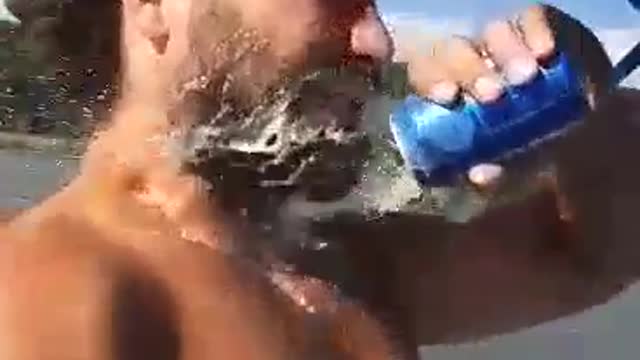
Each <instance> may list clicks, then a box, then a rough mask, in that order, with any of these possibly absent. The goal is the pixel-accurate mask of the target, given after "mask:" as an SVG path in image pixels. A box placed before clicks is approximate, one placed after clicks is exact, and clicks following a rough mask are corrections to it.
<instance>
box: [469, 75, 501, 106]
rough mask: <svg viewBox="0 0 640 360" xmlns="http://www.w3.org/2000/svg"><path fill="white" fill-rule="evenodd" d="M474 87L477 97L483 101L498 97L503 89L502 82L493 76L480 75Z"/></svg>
mask: <svg viewBox="0 0 640 360" xmlns="http://www.w3.org/2000/svg"><path fill="white" fill-rule="evenodd" d="M473 87H474V92H475V95H476V97H477V98H478V100H480V101H482V102H489V101H494V100H496V99H498V98H499V97H500V95H502V91H503V88H502V85H501V84H500V82H499V81H498V80H497V79H496V78H494V77H491V76H482V77H479V78H478V79H477V80H476V82H475V84H474V86H473Z"/></svg>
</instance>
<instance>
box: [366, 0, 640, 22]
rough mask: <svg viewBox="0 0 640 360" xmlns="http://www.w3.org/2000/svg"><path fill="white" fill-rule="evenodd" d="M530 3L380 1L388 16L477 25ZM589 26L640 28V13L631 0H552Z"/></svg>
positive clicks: (521, 0)
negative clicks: (462, 20)
mask: <svg viewBox="0 0 640 360" xmlns="http://www.w3.org/2000/svg"><path fill="white" fill-rule="evenodd" d="M532 3H534V2H533V1H530V0H529V1H528V0H378V5H379V6H380V8H381V10H382V12H383V13H385V14H393V13H409V12H410V13H416V14H423V15H424V16H428V17H447V18H450V17H464V18H471V17H473V18H474V20H475V21H484V20H487V19H491V18H496V17H500V16H506V15H509V14H514V13H515V12H516V11H518V10H519V9H522V8H525V7H526V6H527V5H529V4H532ZM547 3H549V4H553V5H556V6H558V7H559V8H561V9H562V10H564V11H566V12H568V13H570V14H572V15H574V16H575V17H576V18H578V19H580V20H581V21H583V22H584V23H585V24H587V25H589V26H595V27H621V26H629V27H631V26H640V13H638V12H636V11H635V10H633V8H632V7H631V6H630V5H629V3H628V2H627V0H550V1H547Z"/></svg>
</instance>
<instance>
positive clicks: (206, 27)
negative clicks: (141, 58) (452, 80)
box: [125, 0, 392, 197]
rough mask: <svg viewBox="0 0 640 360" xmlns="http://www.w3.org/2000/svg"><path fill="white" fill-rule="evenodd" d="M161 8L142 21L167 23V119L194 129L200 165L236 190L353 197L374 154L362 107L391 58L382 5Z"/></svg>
mask: <svg viewBox="0 0 640 360" xmlns="http://www.w3.org/2000/svg"><path fill="white" fill-rule="evenodd" d="M130 1H134V2H135V1H137V0H130ZM161 1H163V2H164V3H162V4H160V5H159V6H154V5H148V3H141V4H143V5H140V6H142V7H144V6H147V7H150V8H151V9H154V8H157V9H159V11H158V12H157V14H156V15H148V14H145V13H144V11H142V10H141V11H138V13H140V14H143V15H138V16H137V17H136V18H141V19H142V20H140V22H141V23H144V22H145V21H147V22H149V21H152V20H153V18H154V16H155V17H158V16H161V17H164V19H165V20H164V22H165V23H166V27H168V29H169V31H168V35H167V36H166V38H167V39H168V41H167V43H166V45H165V47H164V49H163V50H162V51H160V53H162V55H161V56H159V57H161V58H164V60H162V61H164V63H165V68H164V70H163V71H164V72H165V73H170V74H172V75H171V76H172V80H171V81H170V84H171V88H172V90H173V93H172V94H173V95H172V97H171V100H170V103H171V106H170V109H169V114H170V118H172V120H174V121H175V122H176V123H180V124H187V125H188V127H190V128H191V129H192V132H191V134H190V136H189V141H190V142H189V143H188V144H186V145H185V146H186V147H187V148H188V149H189V150H190V152H188V153H189V154H192V155H195V159H194V158H192V159H191V160H193V162H194V163H196V164H197V165H196V166H200V169H201V171H205V172H210V171H214V169H215V173H213V174H211V173H210V174H208V175H206V176H207V177H208V178H209V179H210V180H212V181H214V182H216V181H218V180H219V179H221V178H225V179H233V180H232V181H231V182H232V184H233V185H234V186H238V185H240V184H242V185H248V186H251V187H264V188H270V187H284V188H293V187H298V186H302V187H314V186H315V187H320V188H322V190H319V191H315V192H316V193H322V192H323V190H325V191H324V192H325V193H332V194H330V195H327V194H325V195H322V194H320V195H319V196H324V197H331V196H334V195H338V196H340V195H343V194H338V193H340V192H344V190H345V188H346V187H350V186H351V185H353V183H354V181H355V176H357V175H356V172H357V171H356V170H354V169H355V168H356V167H357V166H354V165H357V164H356V163H357V162H361V161H362V159H363V158H364V156H365V153H364V152H365V151H366V146H367V141H366V137H365V136H364V135H363V133H362V132H359V131H358V130H359V128H360V126H361V120H362V111H363V105H364V103H365V102H366V100H367V99H368V97H369V96H371V94H372V88H373V85H374V83H375V80H376V79H377V75H378V73H379V70H380V67H381V65H383V64H384V63H386V62H388V61H389V59H390V56H391V52H392V44H391V39H390V37H389V35H388V33H387V30H386V28H385V27H384V25H383V24H382V22H381V20H380V18H379V16H378V13H377V11H376V9H375V6H374V4H373V3H372V2H371V1H370V0H341V1H335V0H249V1H244V2H240V1H238V0H191V3H189V2H188V1H183V0H161ZM187 4H189V6H188V5H187ZM151 12H153V11H151ZM125 14H126V13H125ZM149 19H151V20H149ZM145 26H146V25H145ZM152 28H153V27H152ZM159 28H162V27H159ZM125 29H126V27H125ZM156 38H160V37H159V36H156ZM161 45H162V44H161ZM133 56H138V55H136V54H135V53H134V54H133ZM139 63H140V62H139ZM142 63H143V64H145V62H142ZM166 64H169V65H166ZM167 66H168V68H167ZM139 70H140V71H141V72H146V71H149V69H146V68H140V69H139ZM150 76H157V75H154V74H150ZM203 164H204V165H203ZM202 169H204V170H202ZM222 182H227V183H228V182H229V181H222ZM218 186H224V185H221V184H218ZM236 192H237V191H236ZM227 193H228V192H227ZM333 193H335V194H333Z"/></svg>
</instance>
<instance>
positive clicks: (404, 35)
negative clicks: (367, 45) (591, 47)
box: [377, 0, 640, 87]
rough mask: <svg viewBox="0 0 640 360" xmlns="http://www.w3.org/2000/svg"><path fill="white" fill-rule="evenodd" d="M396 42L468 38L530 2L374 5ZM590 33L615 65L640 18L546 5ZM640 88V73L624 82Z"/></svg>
mask: <svg viewBox="0 0 640 360" xmlns="http://www.w3.org/2000/svg"><path fill="white" fill-rule="evenodd" d="M377 3H378V7H379V8H380V11H381V12H382V14H383V16H384V17H385V20H386V21H387V22H388V23H389V24H390V27H391V28H392V31H394V32H395V34H396V35H397V36H396V42H397V43H398V42H399V41H403V40H407V39H410V42H416V41H418V42H419V40H424V41H428V39H431V38H432V36H433V35H434V34H436V35H443V34H444V35H446V34H462V35H472V34H473V33H474V31H477V30H478V29H480V28H481V26H482V25H483V24H484V23H486V22H487V21H490V20H493V19H500V18H508V17H512V16H514V15H515V14H517V12H518V11H521V10H522V9H525V8H526V7H527V6H528V5H531V4H533V3H535V2H534V1H530V0H444V1H443V0H377ZM546 3H548V4H551V5H555V6H557V7H558V8H560V9H561V10H563V11H565V12H567V13H569V14H571V15H572V16H573V17H575V18H577V19H578V20H580V21H581V22H582V23H583V24H585V25H586V26H588V27H589V28H591V29H592V30H593V31H594V32H595V33H596V35H597V36H598V37H599V38H600V39H601V41H602V42H603V44H604V46H605V48H606V49H607V51H608V52H609V55H610V56H611V59H612V60H613V61H614V62H615V61H617V60H618V59H620V58H621V57H622V56H623V55H624V54H625V53H626V51H628V50H629V49H630V48H631V47H632V46H633V45H635V43H636V42H638V41H640V12H638V11H636V10H634V9H633V7H632V6H631V5H630V4H629V2H628V1H627V0H547V1H546ZM625 84H627V85H634V86H638V87H640V70H638V71H636V72H635V73H634V74H632V75H631V76H630V78H629V79H628V80H627V81H626V82H625Z"/></svg>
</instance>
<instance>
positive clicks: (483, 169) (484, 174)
mask: <svg viewBox="0 0 640 360" xmlns="http://www.w3.org/2000/svg"><path fill="white" fill-rule="evenodd" d="M503 172H504V169H503V168H502V166H500V165H497V164H480V165H476V166H474V167H472V168H471V170H469V174H468V177H469V181H471V182H472V183H473V184H475V185H477V186H481V187H486V186H489V185H492V184H495V183H496V182H497V181H498V180H499V179H500V178H501V177H502V174H503Z"/></svg>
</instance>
